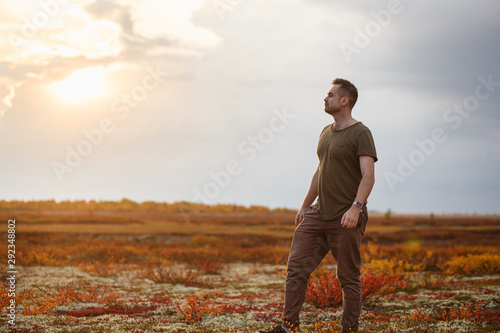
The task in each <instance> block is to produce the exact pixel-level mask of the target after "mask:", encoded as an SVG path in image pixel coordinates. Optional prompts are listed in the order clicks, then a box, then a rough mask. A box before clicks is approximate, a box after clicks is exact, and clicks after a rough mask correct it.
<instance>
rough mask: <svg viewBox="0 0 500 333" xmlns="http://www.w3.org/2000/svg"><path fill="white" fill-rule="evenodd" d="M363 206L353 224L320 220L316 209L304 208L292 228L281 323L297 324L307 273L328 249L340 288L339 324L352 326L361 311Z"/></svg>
mask: <svg viewBox="0 0 500 333" xmlns="http://www.w3.org/2000/svg"><path fill="white" fill-rule="evenodd" d="M367 221H368V213H367V210H366V206H365V207H363V210H362V212H361V213H360V214H359V220H358V224H357V226H356V227H355V228H351V229H348V228H344V227H342V226H341V224H340V222H341V220H340V219H339V220H333V221H324V220H323V219H322V218H321V215H320V214H319V212H317V211H315V210H314V209H312V208H309V209H307V210H306V212H305V214H304V219H303V220H302V223H301V224H299V226H298V227H297V228H296V229H295V233H294V235H293V240H292V246H291V249H290V254H289V257H288V267H287V277H286V283H285V309H284V312H283V317H284V323H283V325H284V326H286V327H288V326H289V325H287V324H288V323H289V322H291V323H293V324H295V326H298V325H299V324H300V323H299V313H300V309H301V308H302V305H303V303H304V300H305V296H306V290H307V283H308V280H309V276H310V274H311V273H312V272H313V271H314V270H315V269H316V267H318V265H319V264H320V263H321V261H322V260H323V258H324V257H325V256H326V255H327V254H328V252H329V251H330V250H331V251H332V254H333V257H334V258H335V261H336V262H337V278H338V279H339V281H340V285H341V286H342V291H343V302H342V303H343V304H342V307H343V315H342V325H343V326H344V327H345V326H347V327H353V326H356V325H357V324H358V320H359V316H360V314H361V301H362V296H361V274H360V267H361V255H360V252H359V248H360V246H361V239H362V237H363V234H364V232H365V228H366V223H367Z"/></svg>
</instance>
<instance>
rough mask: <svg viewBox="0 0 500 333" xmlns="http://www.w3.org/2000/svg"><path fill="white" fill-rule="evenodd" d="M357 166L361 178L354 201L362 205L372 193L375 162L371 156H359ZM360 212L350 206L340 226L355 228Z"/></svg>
mask: <svg viewBox="0 0 500 333" xmlns="http://www.w3.org/2000/svg"><path fill="white" fill-rule="evenodd" d="M359 166H360V168H361V175H362V178H361V182H360V183H359V187H358V193H357V194H356V199H355V200H354V201H359V202H362V203H363V204H364V203H365V202H366V200H367V199H368V196H369V195H370V192H371V191H372V188H373V184H375V160H374V159H373V157H371V156H360V157H359ZM360 212H361V209H359V208H358V207H356V206H354V205H352V206H351V208H350V209H349V210H348V211H347V212H346V213H345V214H344V216H342V226H343V227H346V228H354V227H356V225H357V224H358V218H359V213H360Z"/></svg>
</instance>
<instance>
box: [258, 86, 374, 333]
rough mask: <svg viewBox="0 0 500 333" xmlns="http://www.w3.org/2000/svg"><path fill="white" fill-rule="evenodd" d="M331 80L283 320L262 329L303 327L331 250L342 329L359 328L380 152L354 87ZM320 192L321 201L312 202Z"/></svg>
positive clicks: (284, 331)
mask: <svg viewBox="0 0 500 333" xmlns="http://www.w3.org/2000/svg"><path fill="white" fill-rule="evenodd" d="M332 83H333V85H332V87H331V89H330V91H329V92H328V95H327V96H326V98H325V112H326V113H328V114H330V115H332V116H333V119H334V122H333V124H331V125H328V126H326V127H325V128H324V129H323V131H322V132H321V135H320V138H319V142H318V149H317V153H318V157H319V165H318V168H317V169H316V172H315V173H314V176H313V178H312V181H311V185H310V187H309V191H308V192H307V195H306V197H305V199H304V202H303V204H302V207H301V208H300V210H299V212H298V213H297V216H296V218H295V225H296V226H297V227H296V229H295V232H294V236H293V240H292V245H291V249H290V254H289V257H288V266H287V278H286V283H285V308H284V312H283V322H282V325H279V326H277V327H275V328H274V329H272V330H271V331H259V333H289V332H298V331H299V325H300V323H299V313H300V309H301V308H302V305H303V303H304V300H305V295H306V290H307V283H308V280H309V276H310V274H311V273H312V272H313V271H314V270H315V269H316V267H317V266H318V265H319V264H320V262H321V261H322V260H323V258H324V257H325V256H326V255H327V254H328V252H329V251H332V254H333V256H334V258H335V261H336V263H337V278H338V279H339V281H340V285H341V286H342V293H343V302H342V307H343V316H342V327H343V330H342V332H356V331H357V329H358V320H359V316H360V313H361V301H362V294H361V274H360V267H361V256H360V251H359V249H360V245H361V239H362V237H363V234H364V231H365V228H366V223H367V221H368V212H367V209H366V202H367V199H368V196H369V194H370V192H371V190H372V187H373V184H374V182H375V177H374V164H375V162H376V161H377V153H376V150H375V144H374V142H373V138H372V135H371V132H370V130H369V129H368V128H367V127H366V126H365V125H363V124H362V123H361V122H359V121H357V120H356V119H354V118H353V117H352V115H351V112H352V108H353V107H354V105H355V104H356V100H357V99H358V91H357V89H356V87H355V86H354V85H353V84H352V83H351V82H349V81H347V80H344V79H339V78H337V79H335V80H334V81H333V82H332ZM316 197H317V198H318V201H317V203H316V204H314V205H312V204H313V202H314V200H315V199H316ZM311 205H312V206H311Z"/></svg>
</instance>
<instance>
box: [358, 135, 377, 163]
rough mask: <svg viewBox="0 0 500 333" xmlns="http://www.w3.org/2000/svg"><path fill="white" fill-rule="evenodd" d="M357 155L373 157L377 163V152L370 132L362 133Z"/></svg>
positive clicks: (359, 138)
mask: <svg viewBox="0 0 500 333" xmlns="http://www.w3.org/2000/svg"><path fill="white" fill-rule="evenodd" d="M357 143H358V144H357V155H358V156H371V157H373V158H374V160H375V162H377V160H378V158H377V150H376V149H375V143H374V141H373V137H372V134H371V132H370V130H368V129H367V130H365V131H362V132H361V133H360V134H359V136H358V138H357Z"/></svg>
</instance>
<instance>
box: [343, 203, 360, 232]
mask: <svg viewBox="0 0 500 333" xmlns="http://www.w3.org/2000/svg"><path fill="white" fill-rule="evenodd" d="M359 213H361V209H359V208H358V207H354V206H352V207H351V208H350V209H349V210H348V211H347V212H346V213H345V214H344V216H342V221H341V223H340V224H341V225H342V226H343V227H344V228H355V227H356V225H357V224H358V220H359Z"/></svg>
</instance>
